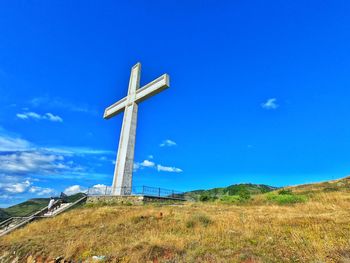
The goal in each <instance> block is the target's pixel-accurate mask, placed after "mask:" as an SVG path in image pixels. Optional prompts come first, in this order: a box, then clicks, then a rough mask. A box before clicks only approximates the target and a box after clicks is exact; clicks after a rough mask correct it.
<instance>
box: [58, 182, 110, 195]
mask: <svg viewBox="0 0 350 263" xmlns="http://www.w3.org/2000/svg"><path fill="white" fill-rule="evenodd" d="M106 188H108V186H106V185H104V184H95V185H94V186H92V187H91V188H90V189H88V188H86V187H84V186H81V185H78V184H76V185H72V186H69V187H67V188H66V189H65V190H64V193H65V194H67V195H74V194H77V193H86V192H87V191H88V190H89V191H91V192H92V193H93V194H105V193H106Z"/></svg>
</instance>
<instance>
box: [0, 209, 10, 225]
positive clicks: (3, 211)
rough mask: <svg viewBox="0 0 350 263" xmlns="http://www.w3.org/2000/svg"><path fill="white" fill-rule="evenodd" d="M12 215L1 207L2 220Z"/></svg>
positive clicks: (0, 217) (0, 216)
mask: <svg viewBox="0 0 350 263" xmlns="http://www.w3.org/2000/svg"><path fill="white" fill-rule="evenodd" d="M9 217H10V215H9V214H8V213H6V211H5V210H4V209H2V208H0V222H1V221H3V220H5V219H7V218H9Z"/></svg>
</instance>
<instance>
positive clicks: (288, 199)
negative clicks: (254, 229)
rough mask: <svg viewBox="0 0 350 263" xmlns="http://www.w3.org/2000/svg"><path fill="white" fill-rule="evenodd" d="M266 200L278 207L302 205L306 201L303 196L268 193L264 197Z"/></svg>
mask: <svg viewBox="0 0 350 263" xmlns="http://www.w3.org/2000/svg"><path fill="white" fill-rule="evenodd" d="M266 199H267V200H268V201H271V202H273V203H277V204H279V205H290V204H296V203H304V202H306V201H307V197H306V196H304V195H295V194H281V195H279V194H278V195H277V194H276V193H270V194H267V195H266Z"/></svg>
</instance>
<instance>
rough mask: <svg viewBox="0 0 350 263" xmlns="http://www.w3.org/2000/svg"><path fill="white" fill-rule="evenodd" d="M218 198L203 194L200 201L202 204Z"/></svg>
mask: <svg viewBox="0 0 350 263" xmlns="http://www.w3.org/2000/svg"><path fill="white" fill-rule="evenodd" d="M216 199H217V197H216V196H214V195H210V194H208V193H203V194H201V195H200V196H199V201H201V202H208V201H214V200H216Z"/></svg>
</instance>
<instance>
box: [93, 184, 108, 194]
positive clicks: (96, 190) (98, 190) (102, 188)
mask: <svg viewBox="0 0 350 263" xmlns="http://www.w3.org/2000/svg"><path fill="white" fill-rule="evenodd" d="M110 190H111V187H108V186H106V185H104V184H95V185H94V186H93V187H91V188H90V189H89V193H90V194H94V195H105V194H109V193H110Z"/></svg>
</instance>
